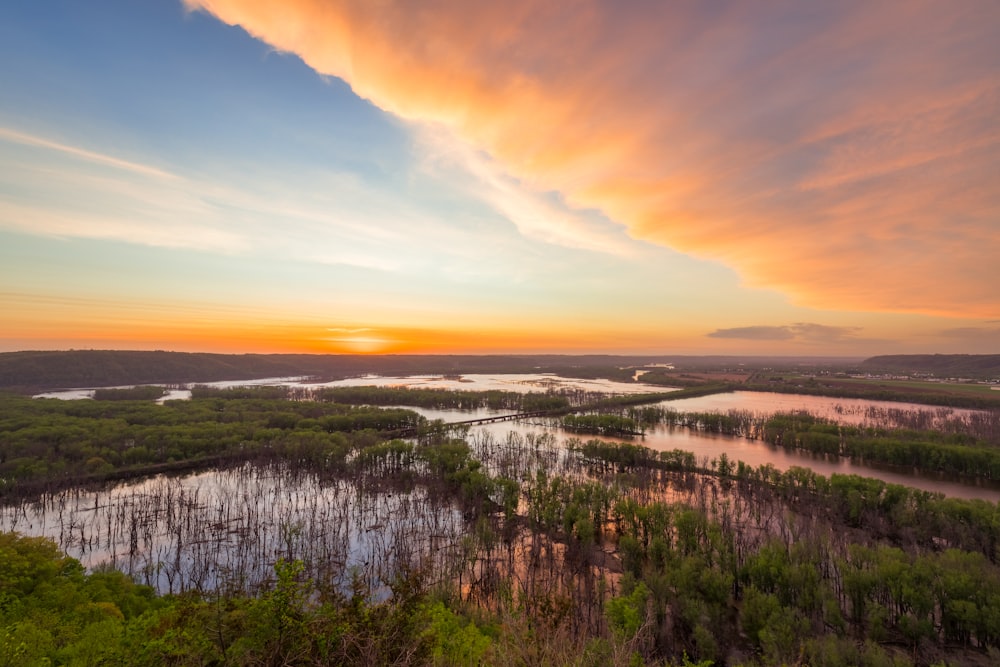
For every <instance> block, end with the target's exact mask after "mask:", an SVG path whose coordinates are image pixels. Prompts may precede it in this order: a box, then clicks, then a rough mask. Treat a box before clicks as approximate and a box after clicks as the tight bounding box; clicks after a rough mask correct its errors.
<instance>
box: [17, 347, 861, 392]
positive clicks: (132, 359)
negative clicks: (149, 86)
mask: <svg viewBox="0 0 1000 667" xmlns="http://www.w3.org/2000/svg"><path fill="white" fill-rule="evenodd" d="M843 361H844V360H840V359H830V358H805V357H801V358H793V357H785V358H777V357H734V356H726V357H723V356H703V357H676V356H670V357H667V356H648V355H643V356H638V355H635V356H633V355H629V356H616V355H558V354H548V355H350V354H326V355H324V354H209V353H190V352H163V351H156V352H137V351H124V350H70V351H33V352H5V353H0V387H7V388H14V389H18V390H22V391H32V390H41V389H59V388H71V387H107V386H115V385H130V384H153V383H155V384H181V383H193V382H216V381H220V380H252V379H256V378H266V377H285V376H301V375H305V376H313V377H320V378H324V379H337V378H347V377H354V376H357V375H362V374H365V373H375V374H379V375H413V374H421V373H433V374H461V373H538V372H548V373H560V374H563V375H569V376H574V377H612V378H616V379H622V380H626V379H629V378H631V376H632V372H631V371H628V370H621V371H619V370H618V369H620V368H624V367H629V366H632V367H635V366H642V365H647V364H675V365H676V367H677V368H678V369H696V368H720V367H727V366H731V367H737V366H743V367H745V368H747V369H752V368H763V367H772V366H776V365H792V366H801V365H817V366H830V365H836V364H839V363H843ZM852 361H856V360H852Z"/></svg>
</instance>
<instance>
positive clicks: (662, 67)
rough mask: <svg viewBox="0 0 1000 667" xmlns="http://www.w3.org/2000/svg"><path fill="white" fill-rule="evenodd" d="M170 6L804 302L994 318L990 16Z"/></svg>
mask: <svg viewBox="0 0 1000 667" xmlns="http://www.w3.org/2000/svg"><path fill="white" fill-rule="evenodd" d="M183 2H184V4H185V6H186V7H188V8H190V9H193V10H194V9H198V10H204V11H206V12H209V13H211V14H213V15H215V16H216V17H218V18H219V19H220V20H222V21H224V22H226V23H228V24H232V25H239V26H242V27H243V28H244V29H246V30H247V31H248V32H249V33H250V34H252V35H254V36H256V37H258V38H260V39H261V40H263V41H265V42H267V43H268V44H271V45H273V46H274V47H275V48H277V49H279V50H282V51H287V52H292V53H295V54H297V55H299V56H300V57H302V58H303V60H304V61H305V62H306V63H307V64H309V65H310V66H311V67H313V68H314V69H315V70H316V71H318V72H321V73H323V74H325V75H332V76H337V77H340V78H342V79H344V80H345V81H347V82H348V83H349V84H350V85H351V86H352V87H353V89H354V90H355V91H356V92H357V93H358V94H359V95H361V96H363V97H365V98H366V99H369V100H371V101H372V102H374V103H375V104H376V105H378V106H379V107H381V108H382V109H385V110H387V111H389V112H391V113H393V114H396V115H397V116H399V117H402V118H405V119H408V120H410V121H414V122H418V123H426V124H439V125H442V126H444V127H447V128H449V130H450V131H452V132H454V133H455V135H456V136H458V137H460V138H461V139H462V140H463V141H465V142H468V144H469V145H470V146H471V147H473V148H474V149H476V150H482V151H485V153H487V154H488V155H489V156H490V159H491V160H494V161H495V163H496V164H497V165H499V166H500V167H502V169H504V170H505V171H506V172H507V174H508V175H509V176H510V177H511V178H513V179H516V181H517V182H518V183H519V184H520V185H522V186H524V187H527V188H534V189H536V190H537V191H539V192H548V191H555V192H558V193H561V195H562V196H563V197H564V198H565V200H566V201H567V202H568V203H569V204H571V205H573V206H578V207H581V208H595V209H598V210H600V211H602V212H603V213H604V214H606V215H607V216H608V217H609V218H611V219H612V220H614V221H616V222H619V223H621V224H623V225H625V226H626V227H627V228H628V230H629V232H630V233H631V234H632V235H633V236H635V237H638V238H642V239H646V240H651V241H655V242H658V243H662V244H665V245H668V246H671V247H673V248H675V249H679V250H681V251H684V252H687V253H691V254H694V255H696V256H699V257H704V258H711V259H716V260H721V261H723V262H725V263H726V264H728V265H730V266H732V267H734V268H736V269H737V270H738V271H739V272H740V273H741V275H742V276H743V278H744V280H745V281H746V282H747V283H749V284H752V285H756V286H767V287H772V288H778V289H781V290H783V291H784V292H786V293H787V294H789V295H791V296H792V298H793V299H794V300H795V301H796V302H798V303H801V304H808V305H811V306H814V307H825V308H841V309H851V310H861V309H867V310H890V311H909V312H922V313H930V314H939V315H940V314H944V315H965V316H969V315H973V316H974V315H980V316H984V317H990V316H995V314H996V313H997V312H998V311H1000V303H998V297H997V294H996V291H995V290H994V289H993V288H992V285H993V284H995V282H996V281H995V279H996V270H995V266H994V265H995V258H996V257H998V256H1000V235H998V234H997V233H996V211H997V210H1000V188H997V186H996V181H995V178H994V177H993V176H992V175H993V174H996V173H998V172H1000V122H998V121H997V119H998V118H1000V83H998V81H1000V79H998V78H997V72H998V71H1000V42H998V40H996V39H995V34H994V32H995V31H994V30H993V27H994V26H995V25H996V24H997V22H998V21H1000V6H998V5H997V4H996V3H993V2H990V1H989V0H971V1H970V2H968V3H962V4H961V5H960V6H958V5H949V4H942V3H926V4H918V5H912V4H911V5H908V6H907V7H906V8H905V10H904V9H903V8H901V6H900V5H899V4H898V3H893V2H875V3H850V2H848V3H829V4H824V5H814V4H813V5H802V4H801V3H796V2H791V1H788V2H778V3H770V4H768V5H767V6H766V7H760V6H756V5H755V6H750V5H747V4H743V3H730V4H726V3H722V4H719V3H710V4H705V3H685V4H678V3H662V4H659V5H657V4H653V5H648V4H642V5H639V4H636V5H625V6H622V5H621V4H619V3H611V2H602V1H600V0H591V1H585V2H583V3H580V2H552V3H536V2H531V1H529V0H514V1H513V2H510V3H504V4H503V5H502V6H499V5H492V4H489V3H486V4H484V3H467V2H466V3H459V2H453V1H448V0H438V1H433V2H430V3H403V2H378V3H373V2H366V1H363V0H356V1H355V0H286V2H282V3H280V4H275V3H262V2H256V1H254V0H183ZM539 224H541V225H544V224H551V225H552V229H553V231H551V232H550V234H552V235H553V237H554V238H560V236H559V235H564V233H565V231H566V229H567V228H566V227H563V229H562V231H560V229H559V225H560V224H563V225H565V221H561V222H560V221H555V222H551V223H546V222H544V221H543V222H541V223H539ZM569 230H570V233H580V232H577V231H575V230H574V229H573V228H572V227H570V228H569ZM532 233H537V234H539V235H543V234H544V232H543V231H542V230H540V229H537V228H534V229H533V231H532Z"/></svg>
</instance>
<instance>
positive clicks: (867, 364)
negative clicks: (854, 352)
mask: <svg viewBox="0 0 1000 667" xmlns="http://www.w3.org/2000/svg"><path fill="white" fill-rule="evenodd" d="M861 367H862V368H863V369H864V370H867V371H888V372H896V373H907V374H911V373H932V374H934V376H935V377H967V378H986V377H990V378H993V377H1000V354H892V355H885V356H881V357H872V358H870V359H865V360H864V361H863V362H861Z"/></svg>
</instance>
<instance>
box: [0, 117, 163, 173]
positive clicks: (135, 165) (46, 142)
mask: <svg viewBox="0 0 1000 667" xmlns="http://www.w3.org/2000/svg"><path fill="white" fill-rule="evenodd" d="M0 141H7V142H10V143H15V144H22V145H24V146H34V147H37V148H44V149H47V150H50V151H56V152H58V153H62V154H63V155H68V156H70V157H74V158H78V159H80V160H85V161H87V162H91V163H94V164H99V165H103V166H106V167H114V168H115V169H121V170H123V171H129V172H133V173H135V174H141V175H143V176H151V177H154V178H162V179H175V178H177V176H175V175H174V174H171V173H170V172H168V171H164V170H162V169H158V168H157V167H153V166H150V165H147V164H142V163H139V162H132V161H130V160H123V159H122V158H119V157H116V156H114V155H108V154H106V153H99V152H97V151H92V150H87V149H85V148H81V147H79V146H73V145H70V144H66V143H62V142H59V141H54V140H52V139H48V138H46V137H41V136H38V135H34V134H28V133H25V132H18V131H16V130H13V129H11V128H7V127H0Z"/></svg>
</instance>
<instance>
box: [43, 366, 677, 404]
mask: <svg viewBox="0 0 1000 667" xmlns="http://www.w3.org/2000/svg"><path fill="white" fill-rule="evenodd" d="M197 384H201V385H205V386H208V387H217V388H220V389H227V388H230V387H261V386H278V385H287V386H290V387H301V388H305V389H323V388H325V387H407V388H413V389H453V390H463V391H490V390H501V391H513V392H518V393H522V394H526V393H529V392H547V391H586V392H595V393H602V394H648V393H662V392H668V391H676V388H674V387H662V386H659V385H652V384H642V383H629V382H615V381H614V380H603V379H595V380H589V379H580V378H565V377H562V376H559V375H553V374H551V373H523V374H503V373H493V374H488V375H487V374H475V373H473V374H470V375H410V376H385V375H364V376H361V377H356V378H349V379H347V380H334V381H332V382H311V381H309V379H308V378H305V377H283V378H263V379H260V380H226V381H223V382H199V383H197ZM132 386H135V385H125V386H121V387H89V388H79V389H60V390H56V391H49V392H45V393H42V394H36V395H35V396H34V398H59V399H64V400H79V399H88V398H93V397H94V391H95V390H96V389H126V388H128V387H132ZM189 398H191V392H190V391H188V390H187V389H171V390H169V393H168V394H167V395H166V396H164V397H163V398H161V399H159V400H157V403H163V402H164V401H170V400H178V399H180V400H185V399H189Z"/></svg>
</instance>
